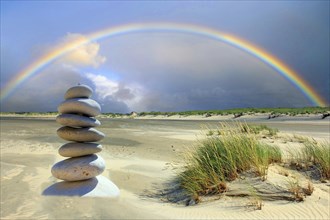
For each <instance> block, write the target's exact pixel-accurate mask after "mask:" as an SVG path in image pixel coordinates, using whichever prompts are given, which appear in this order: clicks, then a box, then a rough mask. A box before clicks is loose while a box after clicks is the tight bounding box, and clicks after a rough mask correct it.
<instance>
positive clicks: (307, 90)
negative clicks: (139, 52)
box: [0, 22, 327, 106]
mask: <svg viewBox="0 0 330 220" xmlns="http://www.w3.org/2000/svg"><path fill="white" fill-rule="evenodd" d="M135 32H175V33H184V34H193V35H200V36H204V37H207V38H210V39H214V40H217V41H222V42H224V43H227V44H229V45H232V46H234V47H236V48H239V49H241V50H243V51H246V52H247V53H249V54H251V55H253V56H255V57H256V58H258V59H259V60H261V61H262V62H264V63H265V64H267V65H269V66H270V67H272V68H273V69H275V70H276V71H277V72H278V73H279V74H281V75H282V76H283V77H284V78H286V79H287V80H288V81H289V82H291V84H292V85H294V86H295V87H296V88H297V89H298V90H300V91H301V92H302V93H303V94H304V95H305V96H306V97H307V98H308V99H309V100H310V101H311V103H312V104H313V105H316V106H327V103H326V101H325V100H323V98H322V97H321V96H320V95H319V94H318V93H317V92H316V91H315V90H314V89H313V88H312V86H311V85H309V84H308V83H307V82H306V81H305V80H304V79H303V78H302V77H301V76H299V75H298V73H296V72H295V71H293V70H292V69H290V68H289V67H288V66H287V65H286V64H285V63H283V62H282V61H280V60H279V59H278V58H276V57H274V56H273V55H271V54H269V53H268V52H266V51H265V50H263V49H261V48H258V47H257V46H255V45H253V44H251V43H249V42H247V41H245V40H242V39H240V38H238V37H235V36H233V35H229V34H226V33H221V32H219V31H217V30H214V29H211V28H207V27H202V26H196V25H191V24H178V23H163V22H157V23H136V24H127V25H121V26H116V27H111V28H108V29H104V30H101V31H97V32H94V33H91V34H88V35H86V36H87V38H86V39H79V40H77V41H72V42H69V43H67V44H63V45H61V46H59V47H57V48H55V49H53V50H51V51H49V52H47V53H46V54H44V55H43V56H41V57H40V58H39V59H37V60H36V61H34V62H33V63H31V64H30V65H29V66H27V67H26V68H25V69H23V70H22V71H21V72H19V73H18V74H17V75H15V77H13V78H12V79H11V80H10V81H9V82H8V83H7V84H6V85H5V86H4V88H3V89H2V90H1V94H0V101H3V100H4V99H5V98H7V97H8V96H9V95H10V94H11V93H12V92H13V91H14V90H15V89H16V88H17V87H18V86H19V85H21V84H22V83H24V82H25V81H26V80H28V79H29V78H30V77H32V76H33V75H35V74H37V73H39V72H40V71H41V70H42V69H43V68H44V67H45V66H47V65H49V64H50V63H52V62H54V61H55V60H57V59H58V58H60V57H62V56H64V55H66V54H67V53H69V52H71V51H73V50H74V49H76V48H78V47H80V46H82V45H84V44H87V43H89V42H92V41H96V40H101V39H104V38H108V37H114V36H120V35H125V34H129V33H135Z"/></svg>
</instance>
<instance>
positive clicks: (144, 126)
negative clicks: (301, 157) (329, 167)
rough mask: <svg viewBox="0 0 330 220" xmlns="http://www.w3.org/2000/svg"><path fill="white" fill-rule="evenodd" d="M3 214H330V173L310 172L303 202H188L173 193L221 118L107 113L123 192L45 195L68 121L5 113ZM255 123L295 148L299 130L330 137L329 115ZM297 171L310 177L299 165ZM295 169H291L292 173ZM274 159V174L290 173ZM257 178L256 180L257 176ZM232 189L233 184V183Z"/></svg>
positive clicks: (106, 149) (109, 154) (106, 150)
mask: <svg viewBox="0 0 330 220" xmlns="http://www.w3.org/2000/svg"><path fill="white" fill-rule="evenodd" d="M0 119H1V121H0V122H1V139H0V140H1V146H0V147H1V148H0V149H1V219H90V218H91V219H329V218H330V213H329V210H330V209H329V208H330V191H329V188H330V187H329V186H330V184H329V181H327V182H326V183H321V182H320V181H317V180H310V181H312V182H313V185H314V192H313V194H312V195H311V196H308V197H306V198H305V200H304V201H303V202H295V201H287V200H281V199H278V200H265V201H263V206H262V209H261V210H254V209H253V207H251V206H250V204H251V199H253V198H250V197H232V196H226V195H223V196H221V197H218V198H216V199H215V198H211V199H209V200H207V199H206V200H207V201H206V200H205V201H203V202H201V203H199V204H197V205H191V206H186V204H185V202H184V201H180V200H179V199H178V200H177V201H173V199H171V198H169V195H172V196H173V193H172V194H168V192H169V190H171V187H172V186H171V185H170V183H171V181H173V179H174V178H175V176H176V172H177V170H176V169H175V168H176V167H177V166H180V164H181V163H182V155H183V154H184V152H185V151H186V149H187V148H190V147H192V146H194V145H196V143H197V140H199V139H201V138H203V137H204V134H205V133H203V129H204V128H205V127H209V128H216V127H217V126H218V125H219V121H218V120H219V119H213V120H200V118H190V119H187V118H186V119H181V118H172V119H170V120H167V119H164V118H153V119H152V118H143V119H141V120H137V119H108V118H100V119H99V120H100V121H101V123H102V125H101V126H100V127H99V128H98V130H100V131H102V132H103V133H105V134H106V138H105V139H104V140H103V141H102V142H101V144H102V145H103V151H102V152H100V153H99V155H101V156H102V157H103V158H104V159H105V161H106V170H105V171H104V173H103V174H102V175H103V176H105V177H107V178H109V179H111V181H112V182H114V183H115V184H116V185H117V186H118V187H119V189H120V196H119V198H116V199H111V198H96V197H95V198H93V197H86V198H85V197H84V198H81V197H61V196H44V195H42V192H43V191H44V190H45V189H46V188H47V187H49V186H50V185H52V184H54V183H56V182H58V180H57V179H55V178H54V177H52V175H51V172H50V169H51V167H52V165H53V164H54V163H55V162H58V161H60V160H63V159H64V158H63V157H61V156H60V155H58V153H57V150H58V148H59V147H60V146H61V145H63V144H64V143H66V141H64V140H62V139H60V138H59V137H57V135H56V130H57V129H58V128H59V127H60V125H58V124H56V122H55V120H54V118H52V117H50V118H24V117H21V118H17V117H1V118H0ZM246 120H247V123H252V124H265V125H267V126H269V127H271V128H278V129H279V130H280V136H281V137H282V138H280V139H279V140H269V141H271V142H275V144H278V145H279V146H281V147H283V148H291V149H294V147H296V144H295V143H293V142H290V141H289V138H287V139H285V137H292V136H293V135H302V136H309V137H313V138H315V139H316V140H320V141H322V140H328V141H329V139H330V130H329V129H330V122H329V117H328V118H326V119H323V120H320V119H318V118H311V119H306V118H300V119H299V120H298V119H291V118H286V119H285V118H284V119H283V118H282V120H280V119H277V120H266V119H264V118H258V117H256V118H253V119H251V118H246ZM290 172H292V175H294V174H295V175H296V176H297V177H298V178H302V179H301V182H302V183H304V181H306V180H305V179H304V177H303V175H302V174H301V173H298V172H296V171H294V170H292V171H290ZM290 175H291V174H290ZM285 178H286V177H284V176H282V175H279V168H278V167H277V166H276V165H274V166H271V167H270V169H269V173H268V179H270V180H272V179H273V180H274V181H275V182H276V181H278V179H281V180H282V179H283V181H282V183H283V184H285V183H286V182H288V181H286V180H285ZM251 184H252V183H251ZM229 189H230V186H229Z"/></svg>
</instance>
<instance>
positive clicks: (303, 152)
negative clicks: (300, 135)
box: [291, 138, 330, 179]
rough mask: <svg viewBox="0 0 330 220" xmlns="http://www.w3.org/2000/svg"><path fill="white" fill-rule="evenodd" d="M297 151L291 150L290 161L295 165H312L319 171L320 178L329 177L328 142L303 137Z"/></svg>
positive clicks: (329, 154) (329, 158)
mask: <svg viewBox="0 0 330 220" xmlns="http://www.w3.org/2000/svg"><path fill="white" fill-rule="evenodd" d="M302 144H303V147H302V148H301V149H300V150H299V151H295V152H291V157H292V162H293V163H294V164H296V166H297V167H305V168H307V167H308V166H310V165H314V166H316V167H317V169H318V170H319V171H320V174H321V179H330V143H329V142H326V141H324V142H317V141H315V140H313V139H308V138H306V139H304V141H303V143H302Z"/></svg>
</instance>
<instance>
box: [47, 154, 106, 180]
mask: <svg viewBox="0 0 330 220" xmlns="http://www.w3.org/2000/svg"><path fill="white" fill-rule="evenodd" d="M104 169H105V162H104V160H103V158H102V157H100V156H98V155H96V154H92V155H88V156H83V157H73V158H69V159H66V160H62V161H60V162H58V163H56V164H54V166H53V167H52V175H53V176H54V177H55V178H57V179H61V180H66V181H79V180H86V179H90V178H93V177H95V176H97V175H100V174H101V173H102V172H103V171H104Z"/></svg>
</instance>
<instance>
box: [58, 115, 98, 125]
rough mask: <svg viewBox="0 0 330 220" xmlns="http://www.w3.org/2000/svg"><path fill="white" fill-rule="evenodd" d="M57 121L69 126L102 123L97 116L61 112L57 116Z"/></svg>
mask: <svg viewBox="0 0 330 220" xmlns="http://www.w3.org/2000/svg"><path fill="white" fill-rule="evenodd" d="M56 122H57V123H59V124H61V125H64V126H69V127H76V128H77V127H78V128H79V127H96V126H99V125H101V123H100V121H99V120H97V119H95V118H90V117H86V116H82V115H75V114H61V115H59V116H57V117H56Z"/></svg>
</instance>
